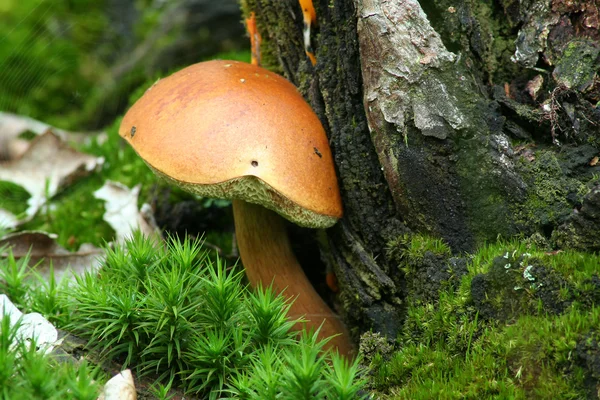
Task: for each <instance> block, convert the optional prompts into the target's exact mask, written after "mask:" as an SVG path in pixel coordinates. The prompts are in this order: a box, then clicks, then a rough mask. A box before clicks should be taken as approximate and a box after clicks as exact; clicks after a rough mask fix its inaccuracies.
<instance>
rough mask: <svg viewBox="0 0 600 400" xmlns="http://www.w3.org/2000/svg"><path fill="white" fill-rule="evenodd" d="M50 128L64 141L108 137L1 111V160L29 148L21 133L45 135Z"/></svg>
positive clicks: (78, 141) (99, 133)
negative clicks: (59, 126)
mask: <svg viewBox="0 0 600 400" xmlns="http://www.w3.org/2000/svg"><path fill="white" fill-rule="evenodd" d="M48 130H52V131H53V132H54V133H55V134H56V135H57V136H58V137H60V138H61V139H62V140H64V141H69V142H77V143H85V142H89V141H91V140H92V139H95V140H98V141H99V142H102V141H104V140H106V138H107V137H108V136H107V134H106V132H85V133H82V132H70V131H66V130H63V129H59V128H56V127H54V126H51V125H48V124H46V123H44V122H41V121H38V120H36V119H33V118H29V117H25V116H22V115H17V114H12V113H7V112H2V111H0V161H1V160H12V159H14V158H17V157H19V156H20V155H21V154H23V153H24V152H25V151H26V150H27V148H28V147H29V141H27V140H23V139H19V135H21V134H23V133H25V132H32V133H34V134H36V135H43V134H44V133H46V131H48Z"/></svg>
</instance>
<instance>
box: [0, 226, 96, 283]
mask: <svg viewBox="0 0 600 400" xmlns="http://www.w3.org/2000/svg"><path fill="white" fill-rule="evenodd" d="M4 246H6V247H5V248H4V249H3V251H2V252H1V253H0V257H6V256H7V255H8V251H9V250H10V251H11V252H12V254H13V256H14V257H15V258H16V259H19V258H22V257H25V256H26V255H27V254H29V256H30V257H31V262H30V266H33V265H36V264H37V263H39V264H37V266H36V272H37V273H39V274H40V275H41V276H43V277H44V278H45V279H48V278H49V277H50V265H52V268H53V270H54V276H55V278H56V280H57V282H60V281H61V280H62V279H64V278H65V277H66V278H70V277H71V276H72V275H83V273H84V272H85V271H94V270H96V269H97V268H98V267H99V266H100V263H101V261H102V259H103V258H104V250H103V249H101V248H98V247H95V246H93V245H91V244H89V243H84V244H82V245H81V246H80V247H79V249H78V250H77V251H76V252H70V251H68V250H66V249H65V248H64V247H62V246H61V245H60V244H58V243H57V242H56V235H54V234H50V233H46V232H40V231H23V232H19V233H13V234H10V235H7V236H5V237H3V238H0V248H3V247H4Z"/></svg>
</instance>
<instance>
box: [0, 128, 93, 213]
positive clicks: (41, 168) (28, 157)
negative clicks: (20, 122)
mask: <svg viewBox="0 0 600 400" xmlns="http://www.w3.org/2000/svg"><path fill="white" fill-rule="evenodd" d="M103 162H104V159H103V158H102V157H100V158H97V157H94V156H91V155H88V154H84V153H80V152H78V151H76V150H74V149H73V148H71V147H69V146H68V145H67V144H66V143H65V142H63V141H62V140H60V138H59V137H58V136H56V135H55V134H54V133H53V132H52V131H46V133H44V134H43V135H41V136H38V137H37V138H35V139H34V140H33V141H32V142H31V146H30V147H29V148H28V149H27V151H26V152H25V154H23V155H22V156H21V157H20V158H18V159H16V160H13V161H10V162H6V163H0V180H4V181H8V182H12V183H15V184H17V185H19V186H21V187H23V188H24V189H25V190H26V191H27V192H29V194H30V195H31V197H30V198H29V200H28V201H27V204H28V208H27V211H26V212H25V213H26V216H27V217H26V218H25V219H24V220H23V221H20V222H25V221H27V220H29V219H31V218H32V217H33V216H34V215H35V214H36V213H37V211H38V210H39V209H40V207H41V206H42V205H43V204H44V203H45V202H46V201H47V200H48V199H50V198H52V197H53V196H54V195H55V194H57V193H58V192H59V190H60V189H62V188H63V187H65V186H68V185H69V184H71V183H72V182H73V181H74V180H76V179H79V178H81V177H83V176H86V175H89V174H90V173H91V172H93V171H94V170H95V169H96V168H98V167H99V166H100V165H102V163H103Z"/></svg>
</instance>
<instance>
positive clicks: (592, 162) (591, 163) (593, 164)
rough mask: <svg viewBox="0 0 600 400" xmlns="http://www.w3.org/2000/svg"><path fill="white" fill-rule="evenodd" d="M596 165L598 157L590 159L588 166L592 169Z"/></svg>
mask: <svg viewBox="0 0 600 400" xmlns="http://www.w3.org/2000/svg"><path fill="white" fill-rule="evenodd" d="M596 164H598V156H596V157H594V158H592V159H591V161H590V166H592V167H594V166H596Z"/></svg>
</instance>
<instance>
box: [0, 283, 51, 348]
mask: <svg viewBox="0 0 600 400" xmlns="http://www.w3.org/2000/svg"><path fill="white" fill-rule="evenodd" d="M3 315H7V316H8V317H9V318H10V324H11V325H15V324H16V323H17V322H18V321H19V320H21V324H20V325H19V329H18V330H17V334H16V335H15V341H17V342H21V343H22V342H27V343H30V342H31V341H32V340H34V339H35V344H36V346H37V350H38V351H39V352H41V353H43V354H48V353H50V352H51V351H52V349H53V348H54V346H56V345H57V344H58V342H59V340H58V331H57V330H56V328H55V327H54V325H52V324H51V323H50V321H48V320H47V319H46V318H44V317H43V316H42V315H41V314H39V313H36V312H34V313H29V314H23V313H22V312H21V311H20V310H19V309H18V308H17V307H16V306H15V305H14V304H13V303H12V302H11V301H10V299H9V298H8V296H6V295H5V294H0V318H1V317H2V316H3ZM14 344H16V343H14Z"/></svg>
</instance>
